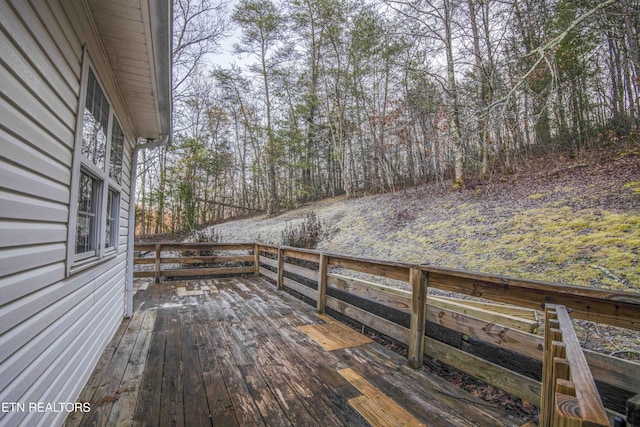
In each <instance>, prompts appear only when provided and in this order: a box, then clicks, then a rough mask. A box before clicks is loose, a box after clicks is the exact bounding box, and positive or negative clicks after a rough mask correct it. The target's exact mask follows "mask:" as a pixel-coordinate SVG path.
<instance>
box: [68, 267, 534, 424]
mask: <svg viewBox="0 0 640 427" xmlns="http://www.w3.org/2000/svg"><path fill="white" fill-rule="evenodd" d="M178 287H185V288H186V289H187V291H194V290H195V291H197V290H199V291H202V293H201V294H200V292H187V293H181V295H180V296H179V295H178V293H177V288H178ZM135 303H136V307H138V309H137V310H136V311H135V313H134V316H133V317H132V319H130V320H126V321H125V322H124V323H123V327H122V328H121V329H120V331H119V333H118V335H117V336H116V338H114V342H113V343H112V344H111V345H110V346H109V347H108V349H107V351H105V355H104V356H103V359H101V361H100V362H99V364H98V370H97V371H96V373H94V376H93V377H92V379H91V381H90V382H89V384H88V387H87V389H85V390H84V391H83V394H82V398H83V399H84V400H88V401H90V402H92V406H91V409H92V410H91V412H90V413H88V414H85V417H84V418H81V417H80V416H79V415H82V414H75V415H72V416H70V417H69V418H68V420H67V424H68V425H90V424H91V423H93V422H96V423H97V424H98V425H100V424H104V423H105V422H106V421H107V420H109V419H112V420H115V419H116V417H117V419H118V420H119V423H120V424H121V425H122V424H132V425H136V426H145V425H149V426H151V425H160V426H164V425H176V426H184V425H187V426H189V425H198V426H206V425H211V426H248V425H251V426H254V425H269V426H298V425H319V424H323V425H331V426H369V425H371V424H370V423H369V422H368V421H367V420H366V419H365V418H364V417H363V416H362V415H361V413H360V412H358V410H360V411H361V412H362V413H365V414H369V413H372V414H375V413H377V414H378V418H379V419H380V420H383V419H385V416H384V415H383V414H382V413H381V412H380V407H379V405H378V406H376V405H373V401H371V402H370V401H365V399H362V398H359V396H362V392H361V391H359V390H358V389H357V388H356V387H355V386H354V385H353V384H351V383H350V382H349V381H348V380H347V379H346V378H344V377H343V376H342V375H340V373H339V371H340V370H343V369H352V370H353V372H356V373H357V375H359V376H360V377H361V378H362V380H363V381H366V382H367V383H370V384H371V385H372V387H375V388H376V389H377V390H378V392H379V393H382V394H384V395H385V399H386V400H387V401H388V405H397V407H398V409H397V413H406V414H409V415H410V416H411V417H413V418H414V419H415V420H416V421H417V422H422V423H424V424H427V425H429V426H440V425H442V426H444V425H459V426H465V425H518V424H522V423H523V422H518V421H519V420H513V419H512V418H510V417H508V416H507V415H505V414H502V413H501V412H500V411H499V410H497V409H494V408H487V407H486V406H485V405H486V404H484V402H480V401H479V400H477V399H475V398H473V397H472V396H470V395H468V394H467V393H465V392H464V391H461V390H459V389H457V388H456V387H454V386H452V385H450V384H448V383H446V382H445V381H444V380H442V379H439V378H437V377H434V376H433V375H431V374H429V373H428V372H427V371H426V370H424V369H421V370H412V369H409V368H408V367H407V366H406V364H407V361H406V359H404V358H402V357H401V356H399V355H397V354H395V353H392V352H389V351H388V350H386V349H384V348H382V347H381V346H379V345H378V344H376V343H366V344H361V342H358V341H355V342H353V343H354V344H355V345H356V346H355V347H350V348H342V349H337V350H332V351H329V350H326V349H324V348H322V346H320V345H319V344H318V343H317V342H315V341H314V340H313V339H311V338H310V337H309V336H308V335H307V334H305V333H304V332H303V331H302V330H301V328H300V327H308V326H309V325H321V324H324V323H325V321H326V318H321V317H319V316H318V315H316V314H315V312H314V307H311V306H309V305H307V304H305V303H303V302H302V301H299V300H297V299H295V298H294V297H292V296H291V295H289V294H287V293H286V292H281V291H276V289H275V287H273V286H272V285H269V284H267V283H266V282H264V281H262V280H261V279H257V278H253V277H252V278H244V279H240V278H229V279H211V280H201V281H188V282H176V283H175V284H173V283H162V284H151V285H149V287H148V288H147V289H146V290H142V289H141V290H139V291H138V292H137V293H136V295H135ZM365 341H366V340H362V342H365ZM358 344H359V345H358ZM135 381H138V383H136V382H135ZM122 387H126V388H127V390H124V389H122ZM120 399H122V401H121V402H120V401H119V400H120ZM352 399H355V400H352ZM350 401H351V402H352V404H353V405H355V406H356V407H357V409H358V410H357V409H356V408H354V406H353V405H352V404H350V403H349V402H350ZM474 405H477V407H476V406H474ZM388 407H393V406H388ZM125 417H129V419H128V420H127V419H125ZM375 419H376V418H375V417H374V418H371V420H375ZM498 420H503V421H498ZM373 422H374V423H375V421H373Z"/></svg>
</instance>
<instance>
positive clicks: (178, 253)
mask: <svg viewBox="0 0 640 427" xmlns="http://www.w3.org/2000/svg"><path fill="white" fill-rule="evenodd" d="M134 251H136V252H138V253H142V252H147V255H148V254H149V253H152V254H153V255H154V256H153V257H135V258H134V261H133V263H134V265H136V266H140V265H153V269H146V270H144V269H137V270H136V271H134V273H133V277H138V278H140V277H153V278H154V280H155V281H156V282H160V280H161V278H176V277H178V278H183V277H185V278H186V277H202V276H221V275H235V274H249V273H255V265H256V263H255V256H254V255H253V252H254V251H255V244H253V243H232V244H231V243H155V244H150V243H139V244H136V245H134Z"/></svg>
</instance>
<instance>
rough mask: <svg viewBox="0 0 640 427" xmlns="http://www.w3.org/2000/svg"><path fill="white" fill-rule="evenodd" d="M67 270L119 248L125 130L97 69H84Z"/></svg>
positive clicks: (88, 67) (86, 67)
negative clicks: (101, 82)
mask: <svg viewBox="0 0 640 427" xmlns="http://www.w3.org/2000/svg"><path fill="white" fill-rule="evenodd" d="M83 76H84V78H83V81H84V91H83V94H84V95H83V96H84V101H83V102H82V104H81V105H82V108H81V109H80V110H81V111H80V112H79V120H78V122H79V123H78V128H77V136H76V150H75V154H74V169H73V170H74V173H73V181H72V203H71V214H70V224H69V248H68V258H69V261H68V267H67V271H68V272H69V273H71V272H72V269H73V267H76V266H79V265H84V264H86V263H89V262H90V261H95V260H100V259H101V258H103V257H104V256H106V255H109V254H111V253H116V252H117V250H118V235H119V223H120V221H119V218H120V198H121V191H122V190H121V187H120V186H121V184H122V161H123V151H124V143H125V134H124V131H123V130H122V126H121V125H120V123H119V122H118V120H117V118H116V117H115V114H114V112H113V108H112V106H111V104H110V103H109V100H108V98H107V96H106V95H105V91H104V90H103V88H102V86H101V84H100V81H99V80H98V78H97V76H96V74H95V73H94V71H93V69H92V68H91V67H90V66H89V65H88V64H86V65H85V69H84V72H83Z"/></svg>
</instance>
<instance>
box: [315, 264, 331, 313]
mask: <svg viewBox="0 0 640 427" xmlns="http://www.w3.org/2000/svg"><path fill="white" fill-rule="evenodd" d="M327 258H328V257H327V256H326V255H325V254H320V268H319V269H318V300H317V306H316V311H317V312H318V313H320V314H322V313H324V311H325V309H326V308H327V271H328V265H329V264H328V261H329V260H328V259H327Z"/></svg>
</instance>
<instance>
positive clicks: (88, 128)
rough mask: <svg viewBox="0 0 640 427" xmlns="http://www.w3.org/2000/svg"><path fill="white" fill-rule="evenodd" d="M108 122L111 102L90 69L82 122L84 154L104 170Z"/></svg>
mask: <svg viewBox="0 0 640 427" xmlns="http://www.w3.org/2000/svg"><path fill="white" fill-rule="evenodd" d="M108 124H109V103H108V102H107V98H106V97H105V96H104V94H103V93H102V89H100V85H99V84H98V80H97V79H96V77H95V75H94V74H93V71H92V70H89V81H88V82H87V100H86V102H85V108H84V114H83V122H82V154H83V155H84V156H85V157H86V158H87V159H89V160H91V162H93V164H95V165H96V166H98V167H99V168H100V169H101V170H104V166H105V154H106V153H105V150H106V147H107V125H108Z"/></svg>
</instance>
